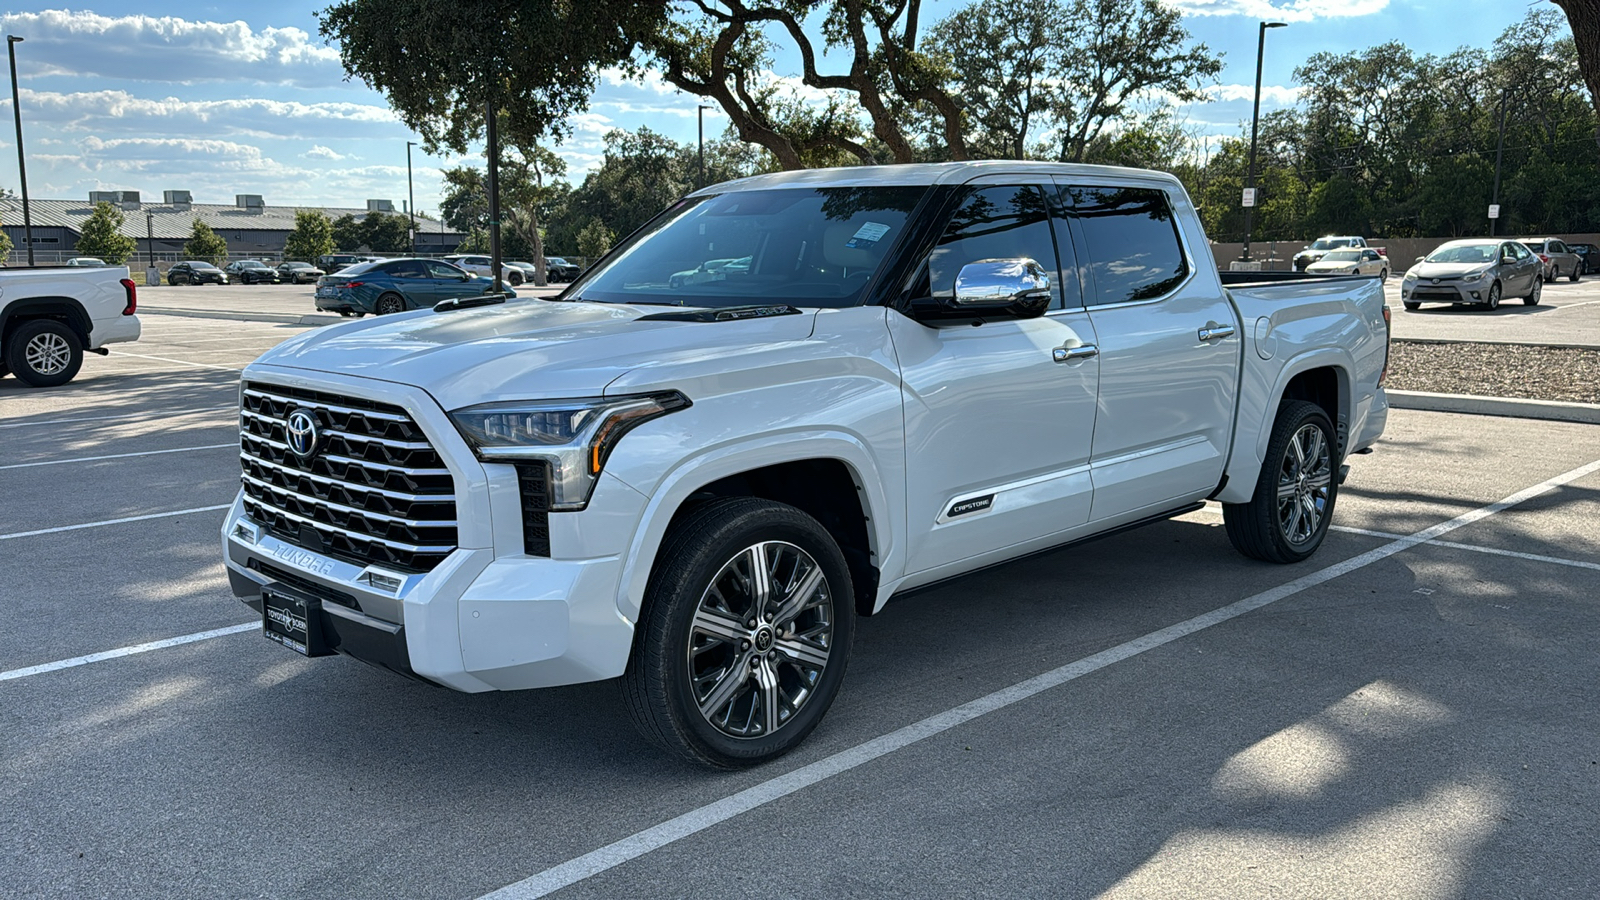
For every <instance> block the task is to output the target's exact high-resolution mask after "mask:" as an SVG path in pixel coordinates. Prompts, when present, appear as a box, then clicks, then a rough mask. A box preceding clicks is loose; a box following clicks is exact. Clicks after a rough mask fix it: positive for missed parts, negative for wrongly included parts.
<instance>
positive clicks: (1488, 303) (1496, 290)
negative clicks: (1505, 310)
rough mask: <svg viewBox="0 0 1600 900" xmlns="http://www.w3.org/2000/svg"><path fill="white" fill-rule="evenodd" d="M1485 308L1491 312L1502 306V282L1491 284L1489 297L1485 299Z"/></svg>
mask: <svg viewBox="0 0 1600 900" xmlns="http://www.w3.org/2000/svg"><path fill="white" fill-rule="evenodd" d="M1483 308H1484V309H1487V310H1488V311H1490V312H1494V311H1495V310H1497V309H1499V308H1500V282H1498V281H1496V282H1495V283H1494V284H1491V285H1489V299H1487V300H1485V301H1483Z"/></svg>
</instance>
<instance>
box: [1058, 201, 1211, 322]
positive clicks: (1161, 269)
mask: <svg viewBox="0 0 1600 900" xmlns="http://www.w3.org/2000/svg"><path fill="white" fill-rule="evenodd" d="M1067 191H1068V193H1069V195H1070V196H1071V199H1072V206H1073V209H1072V212H1073V215H1074V216H1076V217H1077V219H1078V221H1079V223H1080V225H1081V227H1082V229H1083V239H1084V245H1085V246H1084V252H1085V254H1086V255H1087V257H1088V264H1089V265H1088V267H1089V272H1090V273H1091V275H1092V278H1091V283H1090V284H1088V285H1086V287H1087V288H1088V290H1087V291H1086V293H1087V297H1088V302H1089V303H1090V305H1095V306H1104V305H1107V304H1110V303H1126V302H1129V301H1134V300H1154V299H1156V298H1158V297H1162V296H1164V295H1166V294H1168V293H1170V292H1171V291H1172V290H1173V289H1174V288H1176V287H1177V286H1178V285H1179V284H1181V283H1182V282H1183V280H1184V279H1185V278H1187V277H1188V275H1189V261H1188V258H1187V257H1186V256H1185V255H1184V252H1183V244H1182V242H1181V241H1180V240H1179V238H1178V225H1177V221H1176V219H1175V217H1174V216H1173V214H1172V206H1171V205H1170V204H1169V203H1168V202H1167V195H1166V193H1165V192H1164V191H1160V190H1156V189H1153V188H1131V187H1084V186H1074V187H1070V188H1068V189H1067Z"/></svg>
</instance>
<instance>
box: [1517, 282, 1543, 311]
mask: <svg viewBox="0 0 1600 900" xmlns="http://www.w3.org/2000/svg"><path fill="white" fill-rule="evenodd" d="M1543 293H1544V282H1542V281H1540V280H1539V279H1537V278H1535V279H1534V280H1533V288H1532V289H1531V290H1529V291H1528V296H1526V297H1523V298H1522V305H1523V306H1538V305H1539V296H1540V295H1541V294H1543Z"/></svg>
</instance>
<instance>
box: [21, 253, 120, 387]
mask: <svg viewBox="0 0 1600 900" xmlns="http://www.w3.org/2000/svg"><path fill="white" fill-rule="evenodd" d="M137 309H138V291H137V288H135V286H134V283H133V279H132V278H129V277H128V270H127V268H126V267H124V266H107V267H105V268H95V267H77V266H74V267H67V266H59V267H48V266H37V267H29V268H0V376H4V375H5V374H6V373H7V372H10V373H11V374H12V375H15V376H16V377H17V380H18V381H21V382H22V383H23V384H27V385H29V386H32V387H55V386H56V385H60V384H66V383H67V382H69V381H71V380H72V379H73V377H74V376H76V375H77V374H78V369H79V367H81V366H82V365H83V354H84V351H86V350H87V351H89V352H91V353H98V354H100V355H102V356H104V355H105V354H106V352H107V351H106V349H105V346H106V345H107V344H114V343H119V342H122V341H137V340H138V339H139V317H138V316H137V315H135V312H136V311H137Z"/></svg>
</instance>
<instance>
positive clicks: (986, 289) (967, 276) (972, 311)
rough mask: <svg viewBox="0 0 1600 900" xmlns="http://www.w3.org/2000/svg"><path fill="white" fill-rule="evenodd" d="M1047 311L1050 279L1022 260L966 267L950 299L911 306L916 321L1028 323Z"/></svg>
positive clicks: (923, 300)
mask: <svg viewBox="0 0 1600 900" xmlns="http://www.w3.org/2000/svg"><path fill="white" fill-rule="evenodd" d="M1049 307H1050V275H1049V273H1047V272H1046V271H1045V270H1044V267H1043V266H1041V265H1039V263H1038V262H1036V261H1034V260H1032V259H1028V258H1026V257H1020V258H1016V259H984V260H979V261H978V262H974V263H968V264H967V265H965V266H962V267H961V271H960V272H959V273H958V274H957V275H956V284H955V294H954V296H950V297H922V298H918V299H916V300H913V301H912V302H911V309H912V313H913V314H914V315H915V316H916V317H917V318H918V319H920V320H937V319H959V320H963V321H971V320H973V319H981V318H1010V319H1032V318H1035V317H1037V316H1042V315H1044V312H1045V310H1046V309H1048V308H1049Z"/></svg>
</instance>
